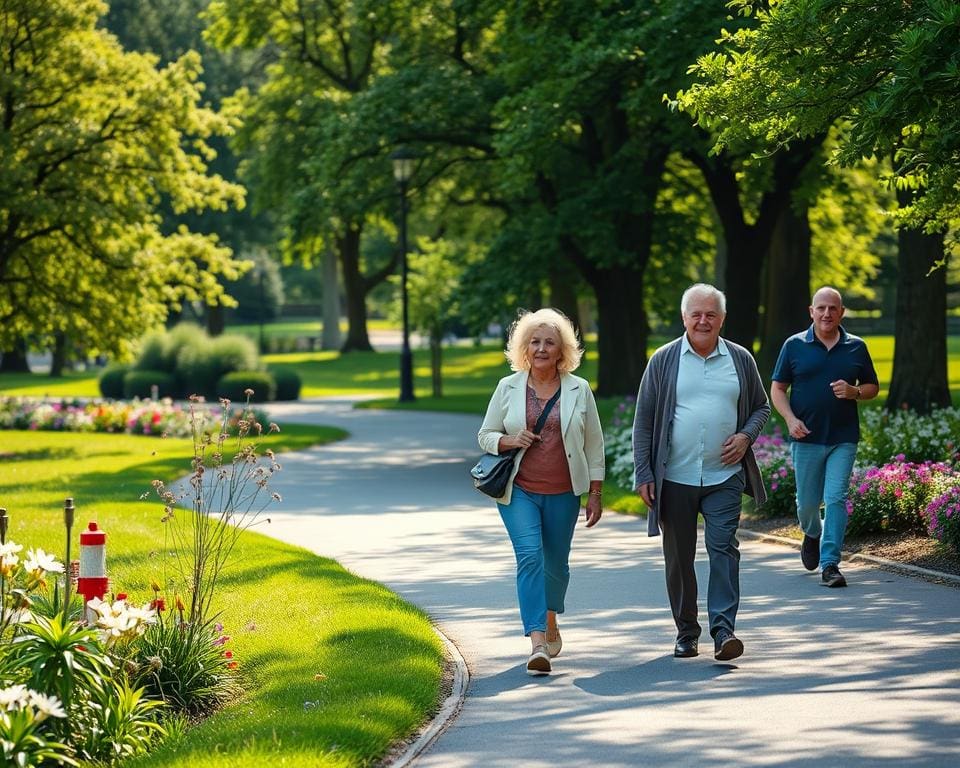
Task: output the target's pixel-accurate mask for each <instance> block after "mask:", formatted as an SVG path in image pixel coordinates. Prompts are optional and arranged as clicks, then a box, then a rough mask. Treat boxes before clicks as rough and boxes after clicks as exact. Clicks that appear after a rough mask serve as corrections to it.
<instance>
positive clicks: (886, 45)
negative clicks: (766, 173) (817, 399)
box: [677, 0, 960, 231]
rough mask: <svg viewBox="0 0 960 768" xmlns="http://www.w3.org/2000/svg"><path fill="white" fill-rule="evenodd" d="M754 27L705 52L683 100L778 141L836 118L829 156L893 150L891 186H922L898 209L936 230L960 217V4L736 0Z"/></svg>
mask: <svg viewBox="0 0 960 768" xmlns="http://www.w3.org/2000/svg"><path fill="white" fill-rule="evenodd" d="M731 5H732V6H733V7H734V8H735V9H737V10H738V11H739V12H740V13H742V14H747V13H748V12H749V13H752V15H753V16H754V17H755V18H756V21H757V23H756V24H754V25H751V26H749V27H745V28H741V29H739V30H736V31H733V32H728V33H725V34H724V35H723V42H724V46H725V49H724V50H723V51H721V52H716V53H711V54H708V55H705V56H703V57H701V58H700V59H699V60H698V61H697V63H696V64H695V65H694V67H693V71H694V72H695V73H696V75H697V77H698V82H697V83H696V84H694V85H693V86H692V87H691V88H690V89H688V90H687V91H686V92H681V93H680V94H679V95H678V102H677V103H678V104H679V105H680V106H681V107H682V108H683V109H687V110H689V111H690V112H691V113H692V114H693V115H694V116H695V117H696V119H697V121H698V122H699V123H700V124H701V125H704V126H707V127H710V128H714V129H715V130H716V131H717V137H718V139H717V143H718V147H729V146H736V145H737V144H738V143H741V142H743V141H745V140H750V139H753V138H754V137H756V138H760V139H762V140H764V141H766V142H767V143H768V144H771V145H774V146H783V145H786V144H788V143H790V142H791V141H793V140H795V139H796V138H798V137H804V136H813V135H816V134H818V133H822V132H824V131H826V130H827V129H828V128H829V127H830V126H831V125H834V124H835V123H838V124H839V125H841V127H842V133H841V136H842V138H841V143H840V145H839V147H838V150H837V152H836V154H835V156H834V160H835V161H836V162H838V163H840V164H842V165H852V164H854V163H856V162H858V161H859V160H861V159H862V158H869V157H872V156H874V155H880V156H885V155H889V154H890V153H893V152H895V155H896V163H895V168H894V171H893V175H892V177H891V181H892V184H893V185H894V186H896V188H898V189H919V188H923V189H924V190H925V192H926V194H924V195H922V196H919V197H918V198H916V202H915V204H914V205H913V206H910V208H908V209H907V210H906V211H904V216H905V217H906V218H907V220H908V221H911V222H912V223H914V224H917V223H919V222H924V221H929V222H930V227H931V231H932V230H942V229H943V228H944V227H946V226H948V225H949V222H950V221H951V220H953V219H956V218H958V217H960V186H958V184H957V180H958V178H960V160H958V157H960V114H958V111H957V109H956V103H957V100H958V97H960V77H958V76H957V72H958V66H960V58H958V56H960V54H958V51H960V6H958V5H957V4H956V3H953V2H948V1H947V0H920V1H919V2H913V3H881V4H877V5H863V6H857V5H850V4H849V3H842V2H837V0H815V1H814V2H808V1H807V0H783V1H782V2H777V3H765V2H757V0H734V2H733V3H731Z"/></svg>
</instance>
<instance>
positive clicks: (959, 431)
mask: <svg viewBox="0 0 960 768" xmlns="http://www.w3.org/2000/svg"><path fill="white" fill-rule="evenodd" d="M860 425H861V436H860V444H859V446H858V448H857V462H858V463H859V464H861V465H866V466H869V465H874V466H879V465H881V464H885V463H887V462H888V461H892V460H894V459H895V458H896V457H897V456H902V457H903V460H905V461H912V462H923V461H943V462H956V461H958V460H960V409H958V408H940V409H935V410H933V411H932V412H931V413H930V414H929V415H926V416H924V415H921V414H918V413H915V412H914V411H910V410H906V409H901V410H899V411H893V412H891V411H887V410H881V409H879V408H870V409H865V410H864V412H863V413H862V415H861V417H860Z"/></svg>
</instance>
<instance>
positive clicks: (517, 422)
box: [477, 371, 605, 504]
mask: <svg viewBox="0 0 960 768" xmlns="http://www.w3.org/2000/svg"><path fill="white" fill-rule="evenodd" d="M528 376H529V373H528V372H527V371H519V372H517V373H514V374H512V375H510V376H505V377H504V378H502V379H500V382H499V383H498V384H497V388H496V389H495V390H494V392H493V396H492V397H491V398H490V404H489V405H488V406H487V414H486V416H484V418H483V425H482V426H481V427H480V432H479V433H478V434H477V440H478V442H479V443H480V448H481V449H482V450H484V451H486V452H487V453H492V454H499V453H500V451H499V449H498V444H499V442H500V438H501V437H503V436H504V435H515V434H517V433H518V432H519V431H520V430H521V429H525V428H526V426H527V377H528ZM560 388H561V389H560V401H559V403H557V405H556V406H554V407H559V408H560V434H561V437H562V438H563V449H564V451H566V454H567V464H568V465H569V466H570V482H571V484H572V485H573V492H574V493H576V494H577V495H582V494H584V493H586V492H587V491H588V490H590V481H591V480H603V477H604V471H605V461H604V456H603V429H602V427H601V426H600V416H599V415H598V414H597V403H596V401H595V400H594V399H593V392H592V391H591V390H590V384H589V383H588V382H587V380H586V379H581V378H580V377H579V376H574V375H573V374H572V373H565V374H563V375H562V376H561V377H560ZM524 453H525V450H521V451H520V452H518V453H517V456H516V458H515V459H514V461H513V471H512V472H511V473H510V482H508V483H507V490H506V491H504V494H503V497H502V498H499V499H497V501H498V502H500V503H501V504H509V503H510V496H511V494H512V493H513V478H514V477H516V475H517V470H519V468H520V460H521V459H522V458H523V454H524Z"/></svg>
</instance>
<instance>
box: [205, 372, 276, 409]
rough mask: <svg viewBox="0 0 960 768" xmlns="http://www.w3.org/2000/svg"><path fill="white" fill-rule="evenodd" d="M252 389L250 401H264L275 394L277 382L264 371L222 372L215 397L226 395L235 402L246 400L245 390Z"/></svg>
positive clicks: (270, 398) (271, 398)
mask: <svg viewBox="0 0 960 768" xmlns="http://www.w3.org/2000/svg"><path fill="white" fill-rule="evenodd" d="M248 389H252V390H253V394H252V395H251V396H250V402H251V403H265V402H267V401H268V400H273V399H274V398H275V397H276V394H277V383H276V382H275V381H274V379H273V376H272V375H271V374H270V373H267V372H266V371H234V372H232V373H227V374H224V375H223V376H221V377H220V380H219V381H218V382H217V397H218V398H220V397H226V398H229V399H230V400H232V401H233V402H235V403H243V402H246V399H247V395H246V390H248Z"/></svg>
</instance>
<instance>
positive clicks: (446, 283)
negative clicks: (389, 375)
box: [407, 238, 467, 397]
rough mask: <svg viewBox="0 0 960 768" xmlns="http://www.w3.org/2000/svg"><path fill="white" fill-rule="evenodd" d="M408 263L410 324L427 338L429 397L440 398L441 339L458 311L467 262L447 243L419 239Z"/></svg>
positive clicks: (441, 381)
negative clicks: (428, 350) (463, 274)
mask: <svg viewBox="0 0 960 768" xmlns="http://www.w3.org/2000/svg"><path fill="white" fill-rule="evenodd" d="M458 257H460V258H458ZM408 260H409V269H410V273H409V277H408V280H407V286H408V291H409V302H410V303H409V312H410V323H411V325H413V327H414V328H417V329H419V330H420V331H421V332H422V333H424V334H425V335H426V336H427V339H428V341H429V344H430V372H431V376H430V380H431V384H432V389H433V396H434V397H442V396H443V379H442V368H443V337H444V334H446V333H447V332H448V331H449V326H450V323H451V321H452V320H453V319H454V317H455V316H456V313H457V311H458V307H457V301H456V297H457V286H458V284H459V278H460V274H459V273H460V272H461V271H462V266H461V265H462V264H463V263H464V262H465V261H466V260H467V259H465V258H463V254H458V253H457V252H456V245H455V244H454V243H452V242H450V241H444V240H429V239H427V238H419V239H418V241H417V248H416V250H414V251H412V252H411V253H410V254H408Z"/></svg>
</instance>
